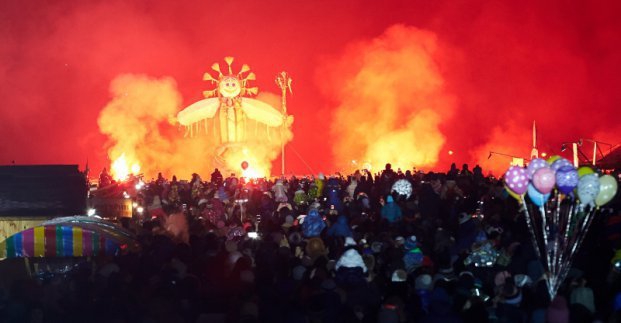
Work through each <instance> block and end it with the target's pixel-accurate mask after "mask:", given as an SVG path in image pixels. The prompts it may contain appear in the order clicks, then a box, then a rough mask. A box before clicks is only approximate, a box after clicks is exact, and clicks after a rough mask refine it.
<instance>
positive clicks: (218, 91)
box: [177, 56, 293, 169]
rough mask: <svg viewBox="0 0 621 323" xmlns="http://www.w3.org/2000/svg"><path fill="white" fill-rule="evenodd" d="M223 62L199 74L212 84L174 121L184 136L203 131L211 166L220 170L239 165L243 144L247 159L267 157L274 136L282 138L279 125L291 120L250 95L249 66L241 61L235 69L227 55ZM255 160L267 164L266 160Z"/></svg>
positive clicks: (253, 88) (256, 90) (253, 93)
mask: <svg viewBox="0 0 621 323" xmlns="http://www.w3.org/2000/svg"><path fill="white" fill-rule="evenodd" d="M224 62H225V63H226V66H225V65H222V64H221V63H217V62H216V63H214V64H212V65H211V70H210V71H207V72H206V73H204V74H203V80H204V81H207V82H209V83H210V84H211V85H212V86H213V87H212V88H210V89H208V90H206V91H203V95H204V96H205V98H204V99H203V100H200V101H198V102H195V103H193V104H191V105H190V106H188V107H186V108H185V109H183V110H182V111H180V112H179V113H178V114H177V122H178V123H179V125H180V126H183V127H185V135H184V136H185V137H193V136H195V135H198V134H199V133H200V132H204V133H205V134H208V135H209V136H210V137H211V138H213V139H214V140H215V147H214V165H215V166H216V167H222V168H223V169H225V167H224V166H223V164H226V165H228V167H229V168H232V167H233V166H232V165H239V163H240V162H241V160H240V161H236V160H234V159H236V158H242V154H240V151H241V149H243V148H244V147H246V148H251V152H252V153H251V154H250V155H252V156H250V157H249V158H248V159H250V160H252V159H253V158H256V155H257V154H259V155H261V156H267V155H268V154H266V153H265V150H266V149H272V147H274V146H275V143H274V141H275V140H278V137H280V141H282V137H283V135H284V134H283V133H284V131H283V130H284V129H282V128H283V125H286V127H290V126H291V123H292V122H293V117H292V116H289V115H287V114H286V111H284V112H283V111H281V110H280V109H277V108H276V107H274V106H272V105H270V104H268V103H267V102H264V101H261V100H259V99H255V98H253V97H254V96H256V95H257V94H258V93H259V88H258V87H256V86H253V85H252V84H251V83H252V81H255V80H256V78H257V77H256V75H255V74H254V73H253V72H252V71H251V69H250V66H248V65H247V64H243V65H242V66H241V68H239V69H236V68H234V66H233V62H234V58H233V57H230V56H228V57H225V58H224ZM289 86H290V83H289ZM289 89H290V88H289ZM278 130H281V131H280V136H278V135H277V136H274V134H275V133H276V134H278V133H279V132H278ZM273 137H276V138H275V139H274V138H273ZM268 143H269V144H268ZM261 158H264V157H261ZM257 163H259V164H264V165H269V163H270V161H265V160H263V161H261V162H257ZM253 167H254V163H253ZM263 168H269V166H263Z"/></svg>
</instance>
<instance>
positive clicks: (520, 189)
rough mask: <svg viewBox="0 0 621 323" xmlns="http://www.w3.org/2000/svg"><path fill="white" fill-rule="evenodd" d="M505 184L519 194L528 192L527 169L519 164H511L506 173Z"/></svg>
mask: <svg viewBox="0 0 621 323" xmlns="http://www.w3.org/2000/svg"><path fill="white" fill-rule="evenodd" d="M505 184H507V187H508V188H509V189H511V190H512V191H513V192H515V193H516V194H518V195H522V194H524V193H526V191H527V190H528V177H527V174H526V170H525V169H524V168H522V167H519V166H511V167H510V168H509V170H508V171H507V172H506V173H505Z"/></svg>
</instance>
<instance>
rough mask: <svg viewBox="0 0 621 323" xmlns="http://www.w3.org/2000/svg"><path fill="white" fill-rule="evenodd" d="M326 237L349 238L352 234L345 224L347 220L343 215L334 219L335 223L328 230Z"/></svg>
mask: <svg viewBox="0 0 621 323" xmlns="http://www.w3.org/2000/svg"><path fill="white" fill-rule="evenodd" d="M328 236H330V237H351V236H353V233H352V232H351V229H350V228H349V224H347V218H346V217H345V216H344V215H340V216H339V217H338V218H337V219H336V223H334V224H333V225H332V226H331V227H330V229H328Z"/></svg>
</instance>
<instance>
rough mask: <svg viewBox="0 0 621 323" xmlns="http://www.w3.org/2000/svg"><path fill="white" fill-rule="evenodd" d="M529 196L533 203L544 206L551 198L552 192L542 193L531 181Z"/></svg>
mask: <svg viewBox="0 0 621 323" xmlns="http://www.w3.org/2000/svg"><path fill="white" fill-rule="evenodd" d="M528 197H529V198H530V200H531V202H533V204H535V205H537V206H542V205H544V204H545V203H546V202H547V201H548V199H549V198H550V193H548V194H541V193H540V192H539V191H538V190H537V189H536V188H535V186H533V184H532V183H531V184H528Z"/></svg>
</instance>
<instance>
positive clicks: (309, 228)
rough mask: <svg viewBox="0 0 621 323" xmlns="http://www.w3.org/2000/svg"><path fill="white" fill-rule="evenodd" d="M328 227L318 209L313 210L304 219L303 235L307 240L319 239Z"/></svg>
mask: <svg viewBox="0 0 621 323" xmlns="http://www.w3.org/2000/svg"><path fill="white" fill-rule="evenodd" d="M325 227H326V223H325V222H323V219H322V218H321V216H320V215H319V212H317V210H316V209H312V210H310V211H309V212H308V215H307V216H306V217H305V218H304V222H303V223H302V234H304V236H305V237H306V238H312V237H318V236H319V235H321V231H323V229H324V228H325Z"/></svg>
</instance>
